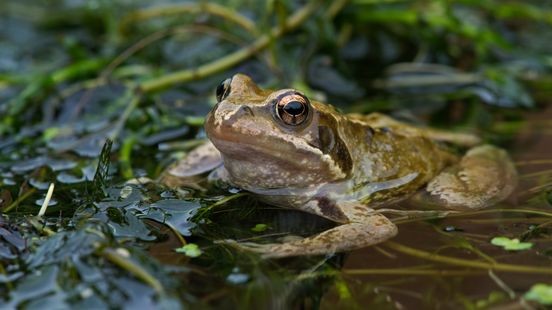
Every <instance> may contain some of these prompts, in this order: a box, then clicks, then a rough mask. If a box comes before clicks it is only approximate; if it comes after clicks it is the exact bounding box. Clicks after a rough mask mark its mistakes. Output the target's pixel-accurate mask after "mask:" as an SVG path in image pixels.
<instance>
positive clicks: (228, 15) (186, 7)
mask: <svg viewBox="0 0 552 310" xmlns="http://www.w3.org/2000/svg"><path fill="white" fill-rule="evenodd" d="M186 13H189V14H197V13H208V14H211V15H215V16H219V17H222V18H224V19H226V20H228V21H231V22H234V23H236V24H238V25H239V26H241V27H242V28H243V29H245V30H247V31H248V32H250V33H253V34H255V33H257V28H256V26H255V23H254V22H253V21H251V20H250V19H248V18H247V17H244V16H243V15H241V14H238V13H236V12H235V11H234V10H231V9H228V8H226V7H224V6H221V5H218V4H213V3H208V2H202V3H197V4H196V3H189V4H188V3H186V4H176V5H167V6H162V7H154V8H148V9H144V10H139V11H135V12H132V13H131V14H129V15H127V16H126V17H124V18H123V21H122V22H121V26H120V30H121V31H123V32H124V31H125V30H126V28H127V27H128V25H129V24H131V23H135V22H138V21H143V20H147V19H152V18H156V17H162V16H169V15H182V14H186Z"/></svg>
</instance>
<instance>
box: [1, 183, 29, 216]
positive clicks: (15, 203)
mask: <svg viewBox="0 0 552 310" xmlns="http://www.w3.org/2000/svg"><path fill="white" fill-rule="evenodd" d="M35 192H36V188H31V189H30V190H28V191H27V192H25V194H23V195H21V196H19V197H17V199H16V200H15V201H14V202H12V203H11V204H10V205H9V206H7V207H6V208H4V210H2V211H3V212H4V213H8V212H10V211H11V210H12V209H13V208H15V207H17V206H18V205H19V204H20V203H21V202H23V201H24V200H25V199H27V198H29V196H31V195H32V194H34V193H35Z"/></svg>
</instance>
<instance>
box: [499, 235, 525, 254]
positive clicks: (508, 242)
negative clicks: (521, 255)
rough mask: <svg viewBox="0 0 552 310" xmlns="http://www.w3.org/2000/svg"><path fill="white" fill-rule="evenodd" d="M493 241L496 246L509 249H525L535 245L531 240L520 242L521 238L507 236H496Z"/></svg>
mask: <svg viewBox="0 0 552 310" xmlns="http://www.w3.org/2000/svg"><path fill="white" fill-rule="evenodd" d="M491 243H492V244H493V245H496V246H500V247H503V248H504V249H505V250H508V251H523V250H528V249H530V248H532V247H533V243H531V242H520V241H519V239H517V238H515V239H510V238H507V237H494V238H493V239H492V240H491Z"/></svg>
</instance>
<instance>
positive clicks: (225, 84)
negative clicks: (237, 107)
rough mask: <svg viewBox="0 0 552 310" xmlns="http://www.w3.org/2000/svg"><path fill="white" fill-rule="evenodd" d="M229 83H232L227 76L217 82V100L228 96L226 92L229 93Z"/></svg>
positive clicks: (219, 100)
mask: <svg viewBox="0 0 552 310" xmlns="http://www.w3.org/2000/svg"><path fill="white" fill-rule="evenodd" d="M230 84H232V79H231V78H228V79H226V80H224V81H222V82H221V83H220V84H219V86H217V91H216V96H217V102H221V101H222V100H224V99H225V98H226V97H228V94H230Z"/></svg>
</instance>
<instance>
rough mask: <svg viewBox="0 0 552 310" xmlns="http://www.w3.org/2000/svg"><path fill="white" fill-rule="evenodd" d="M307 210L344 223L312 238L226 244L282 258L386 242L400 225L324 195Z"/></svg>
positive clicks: (329, 252)
mask: <svg viewBox="0 0 552 310" xmlns="http://www.w3.org/2000/svg"><path fill="white" fill-rule="evenodd" d="M304 209H305V211H308V212H309V213H315V214H318V215H320V216H323V217H326V218H329V219H331V220H334V221H337V222H340V223H341V225H339V226H336V227H334V228H332V229H329V230H326V231H324V232H322V233H319V234H317V235H314V236H311V237H307V238H304V239H300V240H294V241H290V242H285V243H271V244H257V243H238V242H235V241H225V242H224V243H229V244H233V245H234V246H236V247H238V248H241V249H244V250H250V251H254V252H258V253H261V254H262V256H263V257H264V258H279V257H288V256H299V255H324V254H333V253H336V252H343V251H349V250H354V249H359V248H363V247H366V246H370V245H374V244H377V243H380V242H383V241H385V240H387V239H389V238H391V237H393V236H395V235H396V234H397V227H396V226H395V224H393V223H392V222H391V221H390V220H389V219H387V218H386V217H385V216H383V215H381V214H379V213H377V212H376V211H374V210H373V209H371V208H368V207H366V206H364V205H361V204H359V203H356V202H353V203H351V202H342V203H334V202H332V201H331V200H329V199H326V198H321V199H314V200H311V201H309V202H308V203H307V204H306V205H305V206H304Z"/></svg>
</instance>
